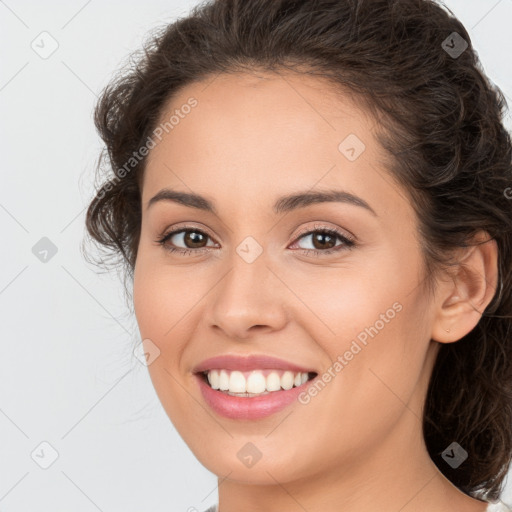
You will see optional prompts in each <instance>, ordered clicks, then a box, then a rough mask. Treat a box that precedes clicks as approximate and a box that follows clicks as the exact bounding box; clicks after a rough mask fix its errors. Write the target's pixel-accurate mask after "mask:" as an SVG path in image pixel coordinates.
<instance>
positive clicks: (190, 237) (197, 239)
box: [185, 231, 203, 247]
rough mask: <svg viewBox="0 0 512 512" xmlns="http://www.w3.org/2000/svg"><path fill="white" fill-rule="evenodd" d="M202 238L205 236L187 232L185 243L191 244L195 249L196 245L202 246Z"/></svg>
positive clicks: (195, 232)
mask: <svg viewBox="0 0 512 512" xmlns="http://www.w3.org/2000/svg"><path fill="white" fill-rule="evenodd" d="M201 238H203V235H202V234H201V233H198V232H197V231H187V232H186V233H185V242H191V243H192V247H195V245H194V244H198V243H199V244H200V243H201Z"/></svg>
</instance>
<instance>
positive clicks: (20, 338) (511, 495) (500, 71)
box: [0, 0, 512, 512]
mask: <svg viewBox="0 0 512 512" xmlns="http://www.w3.org/2000/svg"><path fill="white" fill-rule="evenodd" d="M195 3H196V2H194V1H185V0H165V1H164V0H146V1H145V2H140V1H139V2H135V1H134V0H129V1H123V2H121V1H119V2H113V1H111V2H109V3H106V2H101V1H99V0H92V1H91V0H89V1H86V0H73V1H66V2H64V1H62V2H58V1H57V0H52V1H49V0H48V1H46V2H30V1H28V0H6V1H5V2H4V1H0V49H1V50H0V51H1V66H0V112H1V117H0V119H1V121H0V129H1V132H0V136H1V151H2V158H1V165H0V173H1V183H2V186H1V189H0V228H1V232H2V245H1V249H0V251H1V252H0V258H1V266H0V312H1V328H2V357H1V358H0V437H1V439H3V443H1V444H0V511H1V512H27V511H29V510H30V511H31V512H39V511H44V512H50V511H51V512H64V511H66V512H68V511H70V510H73V511H74V512H94V511H97V510H100V511H103V512H117V511H123V512H133V511H144V512H164V511H166V512H171V511H172V512H174V511H187V510H190V511H192V510H194V509H193V508H191V507H195V509H197V510H199V511H203V510H205V509H206V508H207V507H208V506H209V505H211V504H213V503H215V502H216V500H217V489H216V477H215V475H213V474H211V473H210V472H208V471H207V470H206V469H205V468H203V467H202V466H201V465H200V464H199V463H198V462H197V461H196V459H195V457H194V456H193V455H192V453H191V452H190V451H189V450H188V448H187V447H186V445H185V444H184V443H183V441H182V440H181V438H180V437H179V436H178V434H177V433H176V431H175V430H174V428H173V426H172V424H171V423H170V421H169V420H168V418H167V416H166V414H165V412H164V411H163V409H162V407H161V405H160V403H159V401H158V399H157V398H156V395H155V392H154V390H153V387H152V385H151V381H150V379H149V376H148V373H147V368H145V367H144V366H143V365H141V364H140V363H139V362H138V361H137V359H135V358H134V356H133V355H132V353H131V346H132V343H133V340H136V339H137V338H138V331H137V326H136V323H135V320H134V318H133V317H131V316H130V314H129V311H128V310H127V308H126V306H125V302H124V297H123V290H122V286H121V282H120V279H119V278H118V276H117V275H115V274H114V275H99V274H98V273H97V272H96V269H95V268H94V267H92V266H90V265H88V264H87V262H85V261H84V259H83V257H82V255H81V252H80V243H81V240H82V237H83V236H84V216H85V207H86V205H87V203H88V201H89V200H90V199H91V194H92V190H93V179H94V167H95V163H96V159H97V157H98V154H99V151H100V149H101V147H102V144H101V141H100V139H99V137H98V135H97V134H96V132H95V129H94V126H93V122H92V110H93V107H94V104H95V101H96V99H97V95H98V94H99V92H100V90H101V89H102V87H104V86H105V85H106V84H107V83H108V81H109V79H110V78H111V76H112V74H113V72H114V70H116V69H118V67H119V65H120V64H121V63H122V62H124V61H125V59H126V58H127V57H128V55H129V54H130V52H131V51H133V50H136V49H138V48H139V47H140V46H141V43H142V40H143V38H144V36H145V35H146V34H147V32H148V30H150V29H152V28H154V27H157V26H160V25H161V24H163V23H164V22H170V21H172V20H173V19H175V18H176V17H178V16H183V15H185V14H186V13H187V12H188V10H189V8H190V7H191V6H192V5H195ZM446 5H447V6H448V7H450V8H451V9H452V10H453V11H454V13H455V14H456V15H457V16H458V17H459V18H460V19H461V21H462V22H463V23H464V24H465V26H466V28H467V29H468V31H469V33H470V35H471V38H472V41H473V44H474V46H475V47H476V48H477V50H478V53H479V55H480V58H481V60H482V61H483V64H484V69H485V71H486V72H487V74H488V75H489V76H490V77H491V79H492V80H493V81H494V82H495V83H497V84H498V85H499V86H500V87H501V88H502V90H503V91H504V92H505V93H506V94H507V95H508V97H509V98H512V66H511V58H510V55H511V54H512V33H511V27H510V23H511V21H512V0H501V1H496V0H450V1H447V2H446ZM43 31H48V32H49V33H50V34H51V35H52V37H53V38H54V39H55V40H56V41H57V42H58V45H59V47H58V49H57V51H56V52H55V53H54V54H53V55H51V56H50V57H49V58H47V59H42V58H41V57H40V56H39V55H38V54H36V53H35V51H34V50H33V49H32V48H31V43H32V41H33V40H34V39H35V38H36V37H37V36H38V35H39V34H40V33H41V32H43ZM508 101H509V103H510V104H511V105H512V100H510V99H509V100H508ZM507 126H508V128H509V129H512V123H511V119H510V117H509V118H508V120H507ZM42 237H48V238H49V239H50V240H51V241H52V242H53V243H54V244H55V246H56V247H57V249H58V252H57V253H56V255H55V256H54V257H53V258H51V259H50V260H49V261H48V262H47V263H42V262H41V261H40V260H39V259H37V258H36V257H35V256H34V254H33V253H32V247H33V246H34V245H35V244H36V243H37V242H38V241H39V240H40V239H41V238H42ZM511 428H512V426H511ZM43 441H47V442H49V443H50V444H51V445H52V446H53V447H54V449H55V450H56V451H57V452H58V458H57V460H56V461H55V462H54V463H53V464H52V465H51V466H50V467H49V468H48V469H42V468H41V467H39V465H37V464H36V462H34V460H33V459H32V458H31V453H32V452H33V451H34V450H35V449H36V448H37V447H38V445H39V444H40V443H41V442H43ZM45 453H46V454H48V453H49V451H48V450H46V451H45ZM509 480H510V479H509ZM504 499H506V500H507V501H511V502H512V487H510V486H509V487H508V490H507V495H506V496H505V498H504Z"/></svg>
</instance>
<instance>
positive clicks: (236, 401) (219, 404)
mask: <svg viewBox="0 0 512 512" xmlns="http://www.w3.org/2000/svg"><path fill="white" fill-rule="evenodd" d="M196 378H197V380H198V381H199V388H200V389H201V393H202V394H203V397H204V399H205V401H206V403H207V404H208V405H209V406H210V407H211V408H212V409H213V410H214V411H215V412H216V413H218V414H220V415H222V416H225V417H226V418H231V419H236V420H256V419H259V418H265V417H266V416H270V415H271V414H275V413H276V412H279V411H281V410H283V409H284V408H285V407H287V406H288V405H290V404H291V403H292V402H294V401H297V398H298V396H299V395H300V394H301V393H302V392H303V391H304V390H305V389H306V387H307V386H308V385H309V384H311V382H312V381H313V380H314V379H311V380H308V381H306V382H305V383H304V384H301V385H300V386H297V387H293V388H291V389H287V390H285V389H283V390H281V391H271V392H270V393H268V394H266V395H261V396H253V397H240V396H231V395H227V394H226V393H223V392H222V391H218V390H216V389H213V388H212V387H210V386H209V385H208V384H207V383H206V382H205V381H204V380H203V378H202V376H201V375H198V374H196Z"/></svg>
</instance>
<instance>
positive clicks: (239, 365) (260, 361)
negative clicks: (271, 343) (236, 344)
mask: <svg viewBox="0 0 512 512" xmlns="http://www.w3.org/2000/svg"><path fill="white" fill-rule="evenodd" d="M214 368H217V369H224V370H239V371H241V372H244V371H249V370H263V369H265V368H268V369H274V370H289V371H292V372H303V373H307V372H314V371H315V370H313V369H311V368H306V367H304V366H298V365H296V364H293V363H289V362H288V361H285V360H284V359H278V358H276V357H271V356H265V355H250V356H246V357H242V356H234V355H225V356H217V357H212V358H210V359H206V360H205V361H202V362H201V363H200V364H198V365H197V366H196V367H195V368H194V369H193V370H192V371H193V372H194V373H200V372H204V371H207V370H212V369H214Z"/></svg>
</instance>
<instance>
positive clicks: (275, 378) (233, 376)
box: [207, 370, 308, 396]
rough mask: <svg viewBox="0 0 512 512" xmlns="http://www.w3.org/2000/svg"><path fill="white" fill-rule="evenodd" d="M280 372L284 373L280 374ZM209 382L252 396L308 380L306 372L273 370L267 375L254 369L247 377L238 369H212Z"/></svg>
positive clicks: (230, 391)
mask: <svg viewBox="0 0 512 512" xmlns="http://www.w3.org/2000/svg"><path fill="white" fill-rule="evenodd" d="M279 373H282V375H281V376H280V375H279ZM207 376H208V382H209V383H210V386H211V387H212V388H213V389H218V390H220V391H226V392H227V393H229V394H241V395H243V396H252V395H258V394H266V393H268V392H270V391H279V390H280V389H286V390H287V389H291V388H293V387H294V386H295V387H297V386H300V385H302V384H304V383H305V382H307V380H308V374H307V373H305V372H291V371H288V370H287V371H285V372H282V371H281V372H278V371H271V372H270V373H268V375H267V376H266V377H265V375H264V374H263V372H262V371H260V370H253V371H251V372H250V373H249V375H248V377H247V378H246V377H245V375H244V373H242V372H240V371H237V370H233V371H231V370H210V371H208V373H207Z"/></svg>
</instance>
